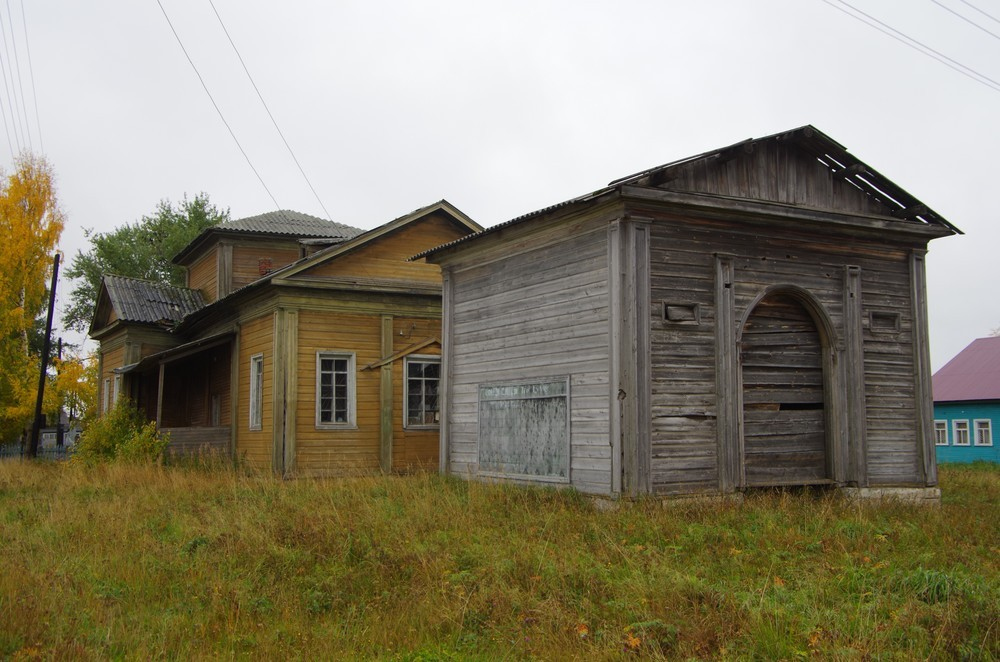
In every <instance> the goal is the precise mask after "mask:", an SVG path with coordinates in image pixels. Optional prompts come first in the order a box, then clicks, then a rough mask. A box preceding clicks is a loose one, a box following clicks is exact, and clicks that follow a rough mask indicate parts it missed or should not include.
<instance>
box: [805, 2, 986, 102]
mask: <svg viewBox="0 0 1000 662" xmlns="http://www.w3.org/2000/svg"><path fill="white" fill-rule="evenodd" d="M822 2H824V3H826V4H828V5H830V6H831V7H833V8H834V9H836V10H837V11H840V12H843V13H845V14H847V15H848V16H850V17H851V18H853V19H855V20H858V21H861V22H862V23H864V24H865V25H867V26H868V27H871V28H874V29H876V30H878V31H879V32H881V33H882V34H884V35H886V36H888V37H892V38H893V39H895V40H896V41H898V42H900V43H902V44H905V45H906V46H909V47H910V48H912V49H913V50H915V51H917V52H919V53H923V54H924V55H926V56H927V57H930V58H933V59H935V60H937V61H938V62H940V63H941V64H943V65H945V66H946V67H948V68H949V69H953V70H955V71H957V72H958V73H960V74H962V75H963V76H966V77H967V78H971V79H972V80H974V81H976V82H977V83H980V84H982V85H985V86H986V87H988V88H990V89H992V90H993V91H995V92H1000V82H997V81H995V80H993V79H992V78H990V77H989V76H986V75H985V74H981V73H979V72H978V71H976V70H975V69H973V68H971V67H967V66H965V65H964V64H962V63H961V62H958V61H956V60H953V59H952V58H950V57H948V56H947V55H945V54H944V53H940V52H938V51H936V50H934V49H933V48H931V47H930V46H927V45H926V44H923V43H921V42H920V41H918V40H916V39H914V38H913V37H910V36H908V35H906V34H903V33H902V32H900V31H899V30H897V29H895V28H893V27H892V26H890V25H887V24H886V23H883V22H882V21H880V20H878V19H877V18H875V17H874V16H871V15H869V14H866V13H865V12H863V11H861V10H860V9H858V8H857V7H854V6H853V5H851V4H849V3H847V2H844V0H837V3H839V5H844V6H845V7H850V8H851V9H852V10H854V11H856V12H857V13H858V14H861V16H864V17H866V18H868V19H869V21H871V22H869V21H866V20H864V19H863V18H861V17H860V16H858V15H857V14H852V13H851V12H849V11H847V10H846V9H844V8H843V7H840V6H839V5H838V4H836V3H834V2H833V0H822Z"/></svg>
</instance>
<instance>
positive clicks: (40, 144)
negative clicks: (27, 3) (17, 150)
mask: <svg viewBox="0 0 1000 662" xmlns="http://www.w3.org/2000/svg"><path fill="white" fill-rule="evenodd" d="M21 24H22V25H23V26H24V50H25V51H27V53H28V76H29V80H31V98H32V101H33V102H34V105H35V124H36V125H37V127H38V149H40V150H41V151H42V154H44V153H45V143H44V142H43V141H42V121H41V120H40V119H39V118H38V94H36V92H35V70H34V68H33V67H32V66H31V46H30V45H29V44H28V21H27V19H25V17H24V0H21Z"/></svg>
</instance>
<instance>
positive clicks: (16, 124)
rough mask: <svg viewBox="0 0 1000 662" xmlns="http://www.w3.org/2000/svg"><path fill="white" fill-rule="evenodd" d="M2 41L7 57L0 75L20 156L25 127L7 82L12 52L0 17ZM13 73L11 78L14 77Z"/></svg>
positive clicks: (5, 118)
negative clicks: (8, 46)
mask: <svg viewBox="0 0 1000 662" xmlns="http://www.w3.org/2000/svg"><path fill="white" fill-rule="evenodd" d="M0 39H3V51H4V54H5V55H6V59H5V60H4V62H2V63H0V73H2V74H3V88H4V92H5V93H6V94H7V107H8V108H9V109H10V125H11V126H12V127H13V128H14V143H15V144H16V145H17V151H18V153H19V154H20V153H21V151H22V150H23V149H24V147H25V146H24V145H22V144H21V133H19V131H23V130H24V127H23V126H21V124H20V118H19V117H18V114H17V103H16V102H15V101H14V91H13V90H12V88H11V85H10V84H9V83H8V82H7V70H8V69H9V67H10V51H8V50H7V28H6V27H5V26H4V23H3V17H2V16H0ZM13 75H14V74H13V72H12V73H11V77H13ZM4 121H5V122H6V121H7V115H6V114H5V115H4Z"/></svg>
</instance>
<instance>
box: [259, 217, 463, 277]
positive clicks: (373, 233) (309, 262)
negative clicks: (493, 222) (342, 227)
mask: <svg viewBox="0 0 1000 662" xmlns="http://www.w3.org/2000/svg"><path fill="white" fill-rule="evenodd" d="M436 211H441V212H444V213H445V214H447V215H448V216H450V217H451V218H452V220H453V221H454V222H455V223H456V224H457V225H460V226H462V227H464V228H465V229H467V230H468V231H469V234H468V235H466V236H472V235H475V234H476V233H477V232H482V231H483V226H481V225H479V224H478V223H476V222H475V221H473V220H472V219H471V218H469V217H468V216H466V215H465V213H464V212H462V211H461V210H460V209H459V208H458V207H456V206H455V205H453V204H451V203H450V202H448V201H447V200H444V199H442V200H438V201H437V202H435V203H433V204H429V205H427V206H426V207H420V208H419V209H414V210H413V211H411V212H410V213H409V214H404V215H402V216H400V217H399V218H395V219H393V220H391V221H389V222H388V223H384V224H382V225H380V226H378V227H377V228H372V229H371V230H368V231H367V232H365V233H363V234H359V235H358V236H356V237H353V238H352V239H350V240H348V241H345V242H343V243H341V244H337V245H336V246H330V247H329V248H325V249H323V250H321V251H318V252H316V253H314V254H313V255H311V256H309V257H308V258H306V259H304V260H299V261H298V262H295V263H293V264H290V265H288V267H286V268H285V269H284V270H280V271H276V272H274V274H271V275H272V277H273V276H280V277H282V278H287V277H289V276H293V275H295V274H297V273H299V272H300V271H303V270H305V269H309V268H310V267H312V266H314V265H316V264H317V263H319V262H324V261H326V260H329V259H332V258H334V257H336V256H338V255H343V254H345V253H349V252H350V251H352V250H355V249H357V248H359V247H361V246H363V245H365V244H367V243H369V242H371V241H373V240H375V239H378V238H379V237H383V236H385V235H387V234H390V233H392V232H394V231H395V230H398V229H400V228H402V227H404V226H406V225H409V224H410V223H412V222H414V221H416V220H419V219H421V218H423V217H424V216H427V215H428V214H432V213H434V212H436Z"/></svg>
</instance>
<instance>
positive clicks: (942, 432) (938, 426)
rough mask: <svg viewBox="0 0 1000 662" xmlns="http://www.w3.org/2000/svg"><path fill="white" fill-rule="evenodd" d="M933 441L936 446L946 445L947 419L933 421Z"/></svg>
mask: <svg viewBox="0 0 1000 662" xmlns="http://www.w3.org/2000/svg"><path fill="white" fill-rule="evenodd" d="M934 443H935V445H937V446H947V445H948V421H934Z"/></svg>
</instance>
